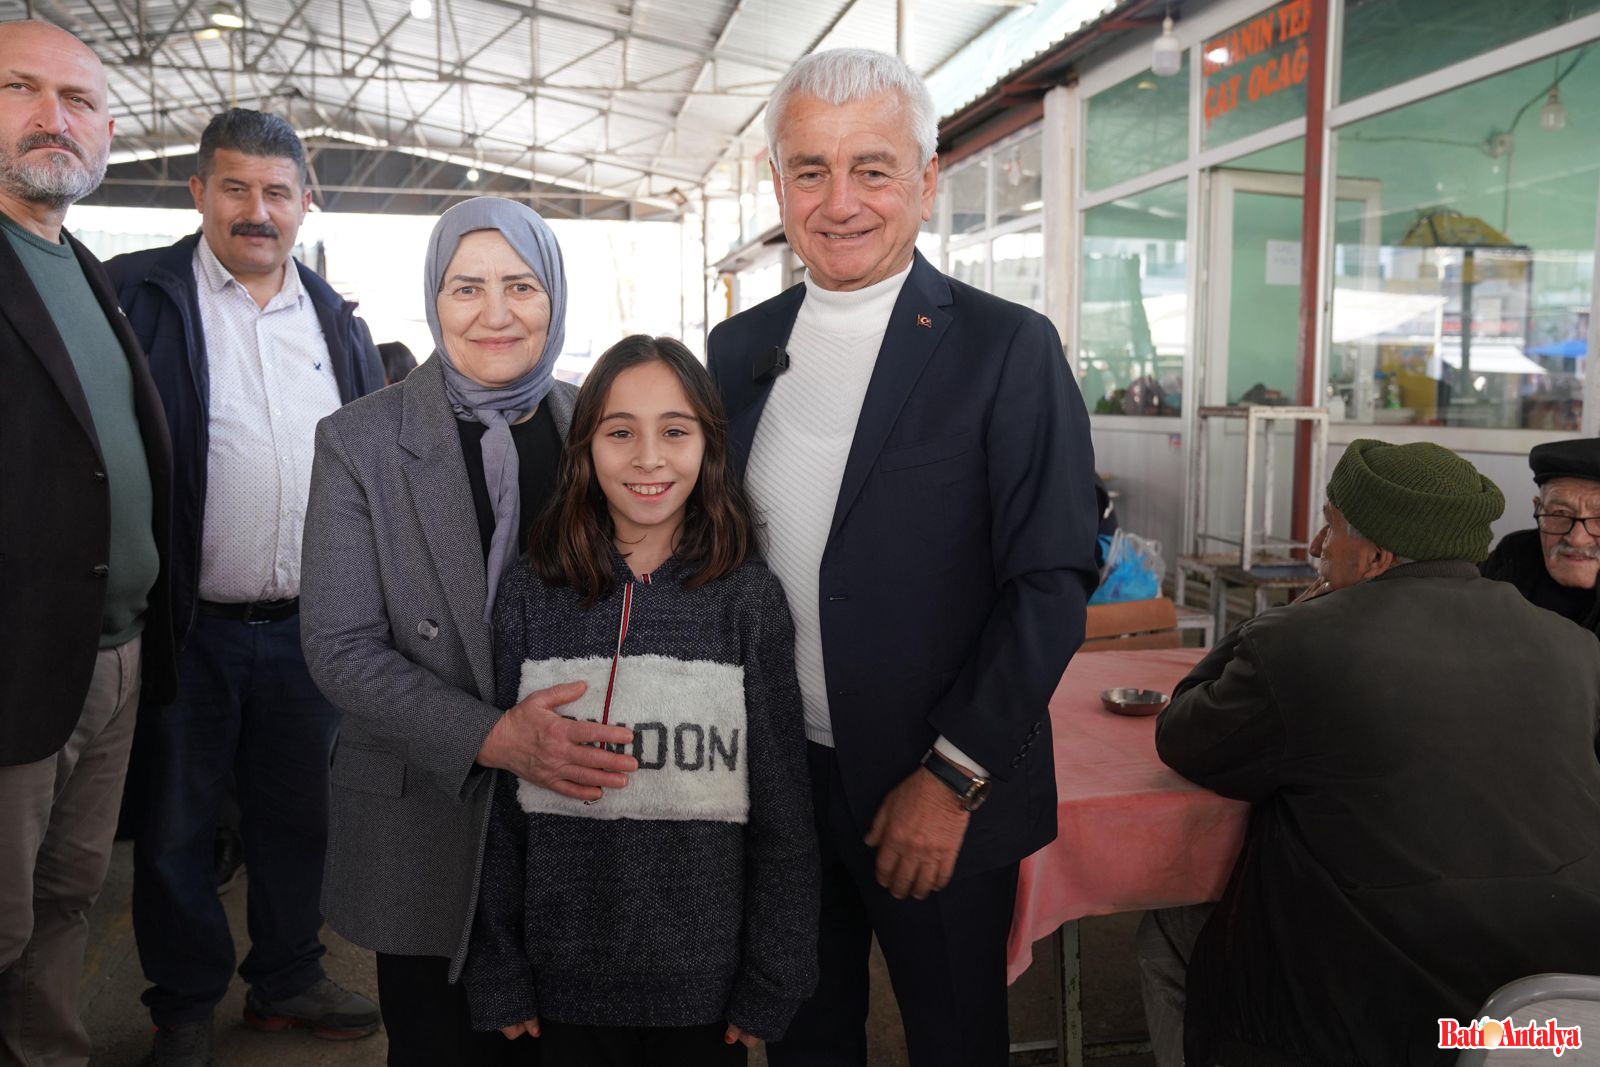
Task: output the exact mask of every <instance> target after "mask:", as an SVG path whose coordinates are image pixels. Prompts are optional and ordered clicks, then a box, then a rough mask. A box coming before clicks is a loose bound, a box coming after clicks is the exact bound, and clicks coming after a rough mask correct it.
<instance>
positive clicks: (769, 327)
mask: <svg viewBox="0 0 1600 1067" xmlns="http://www.w3.org/2000/svg"><path fill="white" fill-rule="evenodd" d="M805 294H806V287H805V286H804V285H803V284H802V285H796V286H793V287H792V288H790V289H789V290H787V291H786V292H784V293H782V294H780V295H779V296H778V297H777V298H776V299H774V300H772V301H771V302H770V303H769V304H768V305H766V306H764V307H763V308H762V309H761V317H760V319H758V320H757V321H756V322H755V323H753V324H752V325H751V339H750V344H749V345H748V347H747V350H746V352H745V353H744V356H745V358H742V359H741V360H740V361H739V363H738V368H739V369H738V370H736V371H735V373H737V374H742V375H744V378H743V380H742V381H738V382H731V383H729V385H730V388H729V390H728V393H729V394H732V395H734V396H738V397H740V398H741V401H740V403H739V405H738V406H737V408H736V409H735V410H733V411H731V412H730V413H729V421H728V430H729V433H730V434H731V435H732V437H733V443H734V449H733V454H734V456H735V457H737V462H738V463H739V464H740V465H741V466H742V465H743V463H744V461H745V460H746V458H748V457H749V455H750V446H751V445H752V444H754V443H755V439H756V427H757V426H758V425H759V424H760V422H761V412H762V410H763V409H765V408H766V406H767V397H768V396H770V395H772V383H773V381H774V379H772V378H768V379H767V380H766V381H764V382H757V381H754V380H753V379H752V377H751V375H752V373H753V368H754V366H755V363H756V360H758V359H760V358H761V357H763V356H764V355H765V354H766V353H767V352H769V351H771V350H772V349H773V348H776V347H779V346H782V345H786V344H788V343H789V334H790V332H791V331H792V330H793V329H794V317H795V315H797V314H798V313H799V311H800V304H801V302H802V301H803V300H804V299H805ZM735 389H737V392H735V391H734V390H735Z"/></svg>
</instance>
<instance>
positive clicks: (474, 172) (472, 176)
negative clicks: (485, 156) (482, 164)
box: [467, 167, 483, 182]
mask: <svg viewBox="0 0 1600 1067" xmlns="http://www.w3.org/2000/svg"><path fill="white" fill-rule="evenodd" d="M481 177H483V175H482V174H479V173H478V168H477V167H468V168H467V181H469V182H476V181H477V180H478V179H479V178H481Z"/></svg>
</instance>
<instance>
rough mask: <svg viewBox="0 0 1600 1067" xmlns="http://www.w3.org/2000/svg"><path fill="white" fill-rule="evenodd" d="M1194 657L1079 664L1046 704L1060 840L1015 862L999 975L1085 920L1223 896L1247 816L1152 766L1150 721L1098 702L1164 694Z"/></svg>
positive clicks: (1177, 652)
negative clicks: (1114, 694) (1105, 694)
mask: <svg viewBox="0 0 1600 1067" xmlns="http://www.w3.org/2000/svg"><path fill="white" fill-rule="evenodd" d="M1202 655H1204V651H1203V650H1201V649H1149V650H1142V651H1135V652H1090V653H1080V654H1079V655H1078V656H1076V657H1075V658H1074V659H1073V660H1072V663H1071V665H1069V666H1068V667H1067V671H1066V673H1065V674H1063V675H1062V677H1061V684H1060V685H1059V686H1057V688H1056V692H1055V696H1053V697H1051V699H1050V719H1051V725H1052V727H1053V729H1054V732H1055V758H1056V789H1057V792H1058V799H1057V816H1056V817H1057V823H1058V827H1059V830H1058V833H1057V835H1056V839H1055V841H1054V842H1053V843H1051V844H1049V845H1046V846H1045V847H1044V848H1043V849H1041V850H1039V851H1038V852H1036V853H1034V854H1033V855H1032V856H1029V857H1028V858H1027V859H1025V860H1023V861H1022V870H1021V873H1020V875H1019V877H1018V881H1017V906H1016V912H1015V915H1014V916H1013V918H1012V921H1011V938H1010V940H1009V942H1008V943H1007V945H1006V976H1007V979H1008V980H1009V981H1015V980H1016V977H1017V975H1019V974H1021V973H1022V972H1023V971H1025V970H1027V969H1028V965H1029V964H1030V963H1032V962H1033V943H1034V942H1035V941H1037V940H1038V939H1039V938H1041V937H1045V936H1047V935H1049V934H1050V933H1051V932H1052V931H1054V930H1056V929H1057V928H1058V927H1060V926H1061V925H1062V924H1063V923H1065V922H1069V921H1071V920H1073V919H1079V918H1082V917H1084V916H1086V915H1107V914H1110V913H1112V912H1118V911H1136V910H1144V909H1146V908H1164V907H1172V906H1175V905H1179V904H1199V903H1202V902H1204V901H1208V900H1216V899H1217V898H1218V897H1219V896H1221V895H1222V889H1223V886H1224V885H1225V884H1226V883H1227V880H1228V874H1229V872H1230V871H1231V870H1232V869H1233V861H1234V859H1235V857H1237V856H1238V854H1239V846H1240V843H1241V842H1242V841H1243V840H1244V830H1245V822H1246V819H1247V816H1248V814H1249V805H1248V804H1245V803H1243V802H1241V801H1236V800H1227V799H1224V798H1223V797H1219V796H1217V795H1216V794H1215V793H1212V792H1210V791H1209V790H1206V789H1202V788H1201V787H1199V786H1197V785H1195V784H1194V783H1192V782H1189V781H1186V780H1185V779H1183V778H1181V777H1179V776H1178V774H1177V773H1176V772H1174V771H1172V770H1170V769H1168V768H1167V767H1166V765H1165V764H1163V763H1162V762H1161V760H1160V759H1159V758H1157V756H1156V748H1155V718H1154V717H1153V716H1151V717H1146V718H1129V717H1126V716H1121V715H1113V714H1111V713H1109V712H1107V711H1106V710H1105V709H1104V708H1103V707H1102V706H1101V704H1100V692H1101V691H1102V690H1105V689H1112V688H1116V687H1118V686H1133V687H1136V688H1142V689H1159V690H1161V691H1162V692H1165V693H1171V692H1172V690H1173V688H1174V687H1175V686H1176V685H1177V684H1178V682H1179V681H1180V680H1182V678H1183V677H1184V675H1186V674H1188V673H1189V670H1190V669H1191V668H1192V667H1193V666H1194V665H1195V664H1196V663H1198V662H1199V660H1200V657H1201V656H1202Z"/></svg>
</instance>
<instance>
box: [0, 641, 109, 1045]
mask: <svg viewBox="0 0 1600 1067" xmlns="http://www.w3.org/2000/svg"><path fill="white" fill-rule="evenodd" d="M138 707H139V638H137V637H135V638H133V639H132V640H131V641H128V642H126V643H124V644H121V645H118V646H117V647H115V648H104V649H101V650H100V653H99V655H98V656H97V657H96V659H95V665H94V678H93V680H92V681H91V682H90V683H89V695H88V697H87V699H85V700H84V703H83V713H82V714H81V715H80V716H79V718H78V725H77V728H76V729H74V730H73V732H72V736H71V737H70V738H68V739H67V743H66V744H65V745H63V746H62V747H61V749H60V751H58V752H56V753H55V754H54V755H51V756H47V757H45V758H44V759H42V760H38V761H36V762H34V763H24V764H21V765H20V766H15V767H0V1065H4V1067H12V1065H20V1067H67V1065H73V1067H82V1065H84V1064H87V1063H88V1062H89V1035H88V1032H87V1031H85V1030H84V1027H83V1022H82V1020H80V1019H79V1018H78V984H79V980H80V978H81V976H82V971H83V954H84V949H85V947H86V946H87V943H88V935H89V919H88V913H89V908H90V907H91V906H92V905H93V904H94V901H95V898H96V897H97V896H99V894H100V886H101V885H102V884H103V883H104V882H105V878H106V870H107V868H108V867H109V866H110V864H111V838H112V835H113V834H114V833H115V832H116V828H117V810H118V808H119V807H120V806H121V803H122V782H123V778H124V777H125V776H126V774H127V770H128V750H129V748H130V747H131V746H132V744H133V724H134V717H135V716H136V715H137V714H138ZM26 710H27V709H25V708H13V709H8V712H7V713H8V714H25V713H26Z"/></svg>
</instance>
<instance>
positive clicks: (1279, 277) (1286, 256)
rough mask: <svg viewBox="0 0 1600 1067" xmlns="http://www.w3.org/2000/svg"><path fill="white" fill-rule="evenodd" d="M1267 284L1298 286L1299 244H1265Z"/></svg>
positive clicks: (1279, 242)
mask: <svg viewBox="0 0 1600 1067" xmlns="http://www.w3.org/2000/svg"><path fill="white" fill-rule="evenodd" d="M1267 284H1268V285H1299V284H1300V242H1299V241H1268V242H1267Z"/></svg>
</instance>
